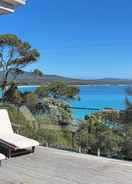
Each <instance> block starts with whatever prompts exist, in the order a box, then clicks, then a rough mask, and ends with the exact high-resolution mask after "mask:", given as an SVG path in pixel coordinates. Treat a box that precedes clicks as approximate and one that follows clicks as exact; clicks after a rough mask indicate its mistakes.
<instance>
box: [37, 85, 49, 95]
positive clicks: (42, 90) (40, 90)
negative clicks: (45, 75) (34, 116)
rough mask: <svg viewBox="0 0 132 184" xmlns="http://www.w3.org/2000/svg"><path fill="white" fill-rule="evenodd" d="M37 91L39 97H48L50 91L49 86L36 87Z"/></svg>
mask: <svg viewBox="0 0 132 184" xmlns="http://www.w3.org/2000/svg"><path fill="white" fill-rule="evenodd" d="M35 93H36V94H37V95H38V97H39V98H44V97H48V95H49V91H48V87H47V86H44V85H42V86H40V87H38V88H37V89H36V91H35Z"/></svg>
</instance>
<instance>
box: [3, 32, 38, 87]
mask: <svg viewBox="0 0 132 184" xmlns="http://www.w3.org/2000/svg"><path fill="white" fill-rule="evenodd" d="M38 57H39V52H38V51H37V50H36V49H32V48H31V45H30V44H29V43H28V42H24V41H22V40H20V39H19V38H18V37H17V36H16V35H13V34H5V35H0V71H2V77H3V79H2V80H3V89H4V90H5V87H6V86H7V80H8V77H9V75H10V74H12V75H13V76H14V77H15V76H16V75H18V74H19V73H20V72H21V70H22V69H23V68H24V67H26V66H27V65H29V64H31V63H33V62H36V61H37V59H38Z"/></svg>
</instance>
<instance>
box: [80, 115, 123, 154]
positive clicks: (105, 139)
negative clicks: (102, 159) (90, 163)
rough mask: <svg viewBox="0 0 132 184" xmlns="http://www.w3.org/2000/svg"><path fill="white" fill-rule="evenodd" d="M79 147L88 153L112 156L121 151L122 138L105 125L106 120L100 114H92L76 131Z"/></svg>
mask: <svg viewBox="0 0 132 184" xmlns="http://www.w3.org/2000/svg"><path fill="white" fill-rule="evenodd" d="M78 137H79V138H78V142H79V146H81V147H82V148H83V149H86V150H87V152H88V153H94V154H95V153H97V154H98V155H100V154H101V155H105V156H111V157H112V156H113V155H117V153H118V152H120V151H121V143H122V142H123V137H122V136H121V134H119V133H118V132H117V131H116V130H115V129H113V128H112V127H110V126H109V125H108V124H107V120H106V119H105V118H104V117H103V116H102V115H100V114H98V113H97V114H94V115H92V116H91V117H89V119H87V120H84V121H83V122H82V123H81V124H80V127H79V130H78Z"/></svg>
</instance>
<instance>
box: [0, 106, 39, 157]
mask: <svg viewBox="0 0 132 184" xmlns="http://www.w3.org/2000/svg"><path fill="white" fill-rule="evenodd" d="M0 144H2V145H5V146H6V147H8V151H9V152H8V157H10V156H11V151H12V150H13V151H17V150H22V149H28V148H32V152H34V150H35V147H36V146H39V143H38V142H37V141H35V140H33V139H29V138H26V137H24V136H21V135H19V134H16V133H14V132H13V129H12V126H11V122H10V119H9V115H8V112H7V110H6V109H0Z"/></svg>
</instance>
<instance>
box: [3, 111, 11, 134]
mask: <svg viewBox="0 0 132 184" xmlns="http://www.w3.org/2000/svg"><path fill="white" fill-rule="evenodd" d="M11 133H13V129H12V126H11V122H10V119H9V115H8V112H7V110H6V109H0V135H2V134H11Z"/></svg>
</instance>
